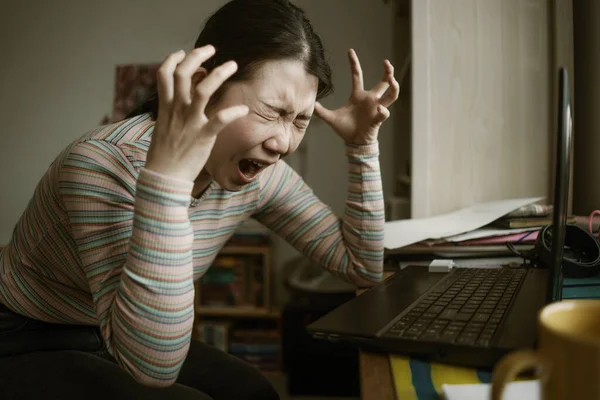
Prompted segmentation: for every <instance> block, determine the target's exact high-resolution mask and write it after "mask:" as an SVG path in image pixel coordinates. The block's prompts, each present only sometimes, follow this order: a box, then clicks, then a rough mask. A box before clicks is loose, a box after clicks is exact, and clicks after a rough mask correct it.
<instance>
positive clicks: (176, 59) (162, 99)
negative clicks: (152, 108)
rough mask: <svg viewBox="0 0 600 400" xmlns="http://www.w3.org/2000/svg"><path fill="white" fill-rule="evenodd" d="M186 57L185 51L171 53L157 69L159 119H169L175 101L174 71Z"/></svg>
mask: <svg viewBox="0 0 600 400" xmlns="http://www.w3.org/2000/svg"><path fill="white" fill-rule="evenodd" d="M184 57H185V52H184V51H183V50H179V51H178V52H176V53H172V54H169V56H167V58H166V59H165V61H163V63H162V64H161V65H160V67H159V68H158V70H157V71H156V89H157V92H158V120H159V121H165V122H166V121H168V119H169V117H168V116H169V112H170V109H171V104H172V103H173V91H174V88H173V73H174V72H175V68H177V65H178V64H179V63H180V62H181V61H182V60H183V58H184Z"/></svg>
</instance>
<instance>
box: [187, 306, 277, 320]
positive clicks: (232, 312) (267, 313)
mask: <svg viewBox="0 0 600 400" xmlns="http://www.w3.org/2000/svg"><path fill="white" fill-rule="evenodd" d="M196 314H197V315H200V316H204V317H239V318H272V319H277V318H279V317H280V316H281V313H280V311H279V310H276V309H273V310H269V309H267V308H259V307H226V306H224V307H212V306H199V307H197V309H196Z"/></svg>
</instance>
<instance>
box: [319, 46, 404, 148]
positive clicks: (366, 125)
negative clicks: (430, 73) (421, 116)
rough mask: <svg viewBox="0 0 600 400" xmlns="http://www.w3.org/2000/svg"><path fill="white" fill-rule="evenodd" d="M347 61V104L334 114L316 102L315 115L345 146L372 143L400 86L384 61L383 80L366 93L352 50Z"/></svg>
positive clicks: (389, 64) (356, 57) (387, 63)
mask: <svg viewBox="0 0 600 400" xmlns="http://www.w3.org/2000/svg"><path fill="white" fill-rule="evenodd" d="M348 58H349V59H350V67H351V69H352V93H351V94H350V99H349V100H348V103H346V104H345V105H343V106H342V107H340V108H338V109H337V110H329V109H327V108H325V107H324V106H323V105H321V103H319V102H317V103H316V105H315V112H316V113H317V115H318V116H319V117H320V118H322V119H323V120H324V121H325V122H327V123H328V124H329V125H330V126H331V127H332V128H333V129H334V130H335V131H336V132H337V134H338V135H340V136H341V137H342V139H344V141H345V142H346V143H349V144H358V145H363V144H371V143H375V142H376V141H377V135H378V134H379V127H380V126H381V124H382V123H383V122H384V121H385V120H386V119H388V118H389V116H390V112H389V110H388V107H389V106H390V105H391V104H393V103H394V102H395V101H396V99H398V93H399V92H400V85H399V84H398V82H397V81H396V79H395V78H394V66H393V65H392V64H391V63H390V62H389V61H388V60H385V61H384V74H383V78H382V79H381V81H379V82H378V83H377V84H376V85H375V87H373V88H372V89H371V90H368V91H367V90H365V89H364V83H363V73H362V69H361V67H360V62H359V60H358V56H357V55H356V53H355V52H354V50H352V49H351V50H350V51H349V52H348Z"/></svg>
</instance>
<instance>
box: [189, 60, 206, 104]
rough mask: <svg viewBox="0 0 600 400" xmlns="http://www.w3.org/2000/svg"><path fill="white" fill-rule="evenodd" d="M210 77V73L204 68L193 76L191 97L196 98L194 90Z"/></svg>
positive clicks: (199, 69)
mask: <svg viewBox="0 0 600 400" xmlns="http://www.w3.org/2000/svg"><path fill="white" fill-rule="evenodd" d="M207 76H208V71H207V70H206V68H204V67H200V68H198V71H196V72H195V73H194V75H192V86H191V87H190V90H191V93H190V95H191V96H192V97H194V90H195V89H196V86H197V85H198V84H199V83H200V82H202V81H203V80H204V78H206V77H207Z"/></svg>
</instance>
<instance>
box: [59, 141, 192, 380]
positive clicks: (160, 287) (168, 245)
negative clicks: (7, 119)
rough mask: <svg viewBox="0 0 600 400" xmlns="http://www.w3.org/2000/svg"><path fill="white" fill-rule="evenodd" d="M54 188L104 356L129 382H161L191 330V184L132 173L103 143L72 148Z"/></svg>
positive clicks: (179, 358)
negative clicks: (104, 345)
mask: <svg viewBox="0 0 600 400" xmlns="http://www.w3.org/2000/svg"><path fill="white" fill-rule="evenodd" d="M59 181H60V183H59V190H60V195H61V200H62V202H63V204H64V207H65V208H66V210H67V213H68V216H69V223H70V225H71V229H72V234H73V236H74V239H75V243H76V245H77V253H78V255H79V257H80V259H81V264H82V268H83V270H84V272H85V275H86V277H87V280H88V284H89V287H90V291H91V293H92V297H93V302H94V305H95V307H96V312H97V317H98V321H99V324H100V328H101V331H102V335H103V337H104V339H105V341H106V343H107V346H108V350H109V352H110V353H111V354H112V355H113V357H114V358H115V359H116V360H117V362H118V363H119V365H121V366H122V367H123V368H124V369H126V370H127V371H128V372H129V373H130V374H131V375H132V376H133V377H134V378H135V379H136V380H138V381H140V382H142V383H144V384H146V385H149V386H168V385H171V384H172V383H174V382H175V380H176V379H177V376H178V373H179V370H180V368H181V365H182V363H183V361H184V359H185V357H186V355H187V351H188V348H189V343H190V339H191V330H192V324H193V318H194V315H193V302H194V287H193V271H192V243H193V233H192V229H191V225H190V222H189V219H188V215H187V207H188V206H189V199H190V193H191V190H192V186H193V183H192V182H184V181H177V180H173V179H168V178H166V177H164V176H161V175H159V174H156V173H153V172H151V171H148V170H144V169H142V170H141V171H140V173H139V176H138V173H137V172H136V170H135V169H134V168H133V167H132V165H131V163H130V162H129V159H128V158H127V156H126V154H125V153H124V152H123V151H122V150H121V149H120V148H118V147H116V146H113V145H110V144H108V143H106V142H103V141H88V142H83V143H80V144H78V145H77V146H75V147H74V148H72V149H71V150H70V152H69V153H68V154H67V155H66V156H65V158H64V163H63V165H62V167H61V172H60V179H59Z"/></svg>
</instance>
